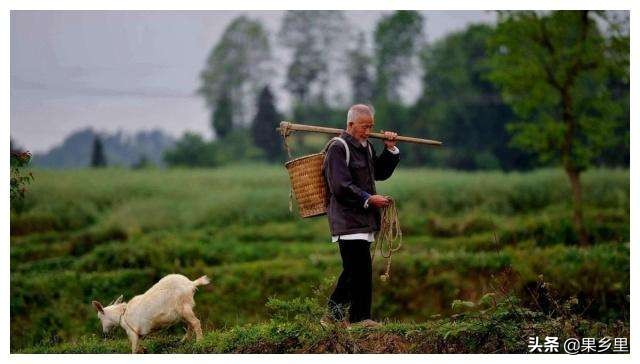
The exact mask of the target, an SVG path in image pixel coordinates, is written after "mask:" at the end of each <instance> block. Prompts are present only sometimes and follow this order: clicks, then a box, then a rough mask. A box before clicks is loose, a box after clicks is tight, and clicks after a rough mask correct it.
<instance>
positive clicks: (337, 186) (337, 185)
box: [323, 143, 371, 207]
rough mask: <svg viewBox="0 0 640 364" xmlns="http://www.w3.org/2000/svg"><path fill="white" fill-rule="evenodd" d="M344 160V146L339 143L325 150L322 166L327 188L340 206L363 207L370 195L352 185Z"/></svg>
mask: <svg viewBox="0 0 640 364" xmlns="http://www.w3.org/2000/svg"><path fill="white" fill-rule="evenodd" d="M345 159H346V152H345V149H344V146H343V145H341V144H340V143H332V144H331V145H330V146H329V149H328V150H327V154H326V157H325V160H324V164H323V167H324V176H325V179H326V180H327V186H328V187H329V190H330V191H331V193H332V194H333V195H334V196H335V197H336V199H337V200H338V201H339V202H340V203H341V204H343V205H345V206H351V207H363V206H364V204H365V202H366V201H367V199H368V198H369V196H371V195H370V194H369V193H367V192H366V191H364V190H362V189H361V188H360V187H358V186H356V185H355V184H354V183H353V181H352V179H351V172H350V171H349V167H348V166H347V162H346V160H345Z"/></svg>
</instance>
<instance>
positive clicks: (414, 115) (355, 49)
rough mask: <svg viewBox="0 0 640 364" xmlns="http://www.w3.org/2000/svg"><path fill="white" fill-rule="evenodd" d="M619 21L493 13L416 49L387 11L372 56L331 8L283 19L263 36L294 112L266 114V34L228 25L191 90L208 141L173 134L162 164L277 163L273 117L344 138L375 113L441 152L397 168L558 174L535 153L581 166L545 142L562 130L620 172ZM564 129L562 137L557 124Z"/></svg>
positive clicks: (411, 30) (623, 159)
mask: <svg viewBox="0 0 640 364" xmlns="http://www.w3.org/2000/svg"><path fill="white" fill-rule="evenodd" d="M627 14H628V13H627ZM620 15H621V14H619V13H607V12H570V11H563V12H547V13H535V12H502V13H500V14H499V16H498V18H499V20H498V24H497V25H495V26H492V25H486V24H476V25H470V26H469V27H467V28H466V29H464V30H462V31H458V32H455V33H451V34H449V35H448V36H446V37H444V38H442V39H439V40H438V41H436V42H434V43H432V44H428V43H427V42H426V41H425V34H424V29H425V27H424V23H425V19H424V18H423V17H422V15H421V14H420V13H418V12H415V11H397V12H394V13H391V14H389V15H387V16H384V17H382V18H381V19H380V21H379V22H378V24H377V25H376V27H375V30H374V33H373V34H372V36H371V37H370V38H371V39H373V44H372V47H371V46H369V44H367V43H368V41H367V39H368V37H367V36H366V35H365V34H364V33H362V32H360V33H357V34H356V33H354V32H353V31H352V29H354V27H353V25H352V24H350V21H349V20H348V19H347V17H346V16H345V14H344V12H342V11H289V12H287V13H286V15H285V16H284V18H283V20H282V24H281V27H280V31H279V32H278V34H277V35H276V37H275V39H276V41H277V43H278V45H279V46H280V47H284V49H286V50H287V51H288V52H290V54H291V55H292V57H291V58H290V61H289V63H288V64H287V65H286V70H285V71H286V72H285V74H286V80H285V83H284V85H283V87H284V90H282V91H283V92H286V93H288V94H289V96H290V98H291V99H292V100H293V101H292V106H291V110H288V111H287V112H284V113H281V112H279V111H278V110H276V107H275V105H276V102H275V100H274V94H273V93H272V91H271V88H273V87H279V86H280V85H279V84H275V83H274V82H273V77H272V74H273V62H272V61H273V56H272V45H271V38H270V35H269V34H268V33H267V31H266V29H265V27H264V26H263V24H261V22H260V21H259V20H254V19H250V18H247V17H245V16H241V17H238V18H236V19H235V20H234V21H232V22H231V24H230V25H229V26H228V27H227V29H226V31H225V32H224V34H223V36H222V37H221V39H220V40H219V41H218V43H217V44H216V45H215V46H214V48H213V49H212V51H211V53H210V56H209V59H208V61H207V65H206V67H205V69H204V70H203V71H202V73H201V80H202V83H201V88H200V90H199V93H200V94H201V95H202V96H203V97H205V99H206V100H207V103H208V106H209V108H210V110H211V121H210V123H211V127H212V130H213V131H214V134H215V135H216V139H215V140H214V141H207V140H205V139H204V138H203V137H201V136H199V135H196V134H193V133H190V134H185V135H184V136H183V137H182V138H181V139H180V140H178V142H177V143H176V146H175V148H173V149H172V150H170V151H168V152H167V153H166V155H165V161H166V162H167V164H168V165H172V166H176V165H182V166H216V165H221V164H226V163H232V162H234V161H238V160H268V161H272V162H281V161H284V160H285V159H286V158H287V156H286V152H285V151H284V148H283V147H282V141H281V140H280V138H279V136H278V134H277V133H276V132H275V128H276V127H277V125H278V123H279V122H280V121H281V120H285V119H286V120H294V121H297V122H304V123H310V124H318V125H324V126H335V127H342V128H343V127H344V126H345V122H346V111H347V108H348V107H349V105H350V104H353V103H367V104H371V105H372V106H374V108H375V111H376V126H375V129H385V130H395V131H397V132H398V133H400V134H403V135H411V136H418V137H425V138H431V139H438V140H442V141H443V142H444V143H445V144H444V148H440V149H432V148H424V147H420V146H414V145H401V146H400V148H401V150H402V153H403V164H406V165H417V166H433V167H445V168H455V169H466V170H474V169H503V170H513V169H530V168H533V167H537V166H541V165H557V164H560V162H561V161H562V160H563V159H565V160H566V158H564V157H562V156H561V155H560V153H546V154H549V155H543V154H545V153H542V152H543V151H544V150H545V149H546V150H547V151H548V150H554V148H555V149H556V150H558V151H560V150H561V149H564V150H563V152H567V153H571V152H572V151H575V152H576V153H579V154H580V153H581V155H584V153H582V152H581V151H579V150H578V148H573V147H572V146H571V145H569V146H568V147H567V146H564V147H563V146H560V144H562V143H555V144H557V145H554V140H553V138H555V137H558V136H559V138H560V139H562V137H561V134H562V133H563V128H566V127H569V128H570V129H571V130H570V131H569V133H573V134H575V140H576V141H577V142H580V143H582V144H581V146H580V147H581V148H582V147H584V148H585V149H584V150H587V151H591V154H588V153H587V155H588V163H587V164H588V165H605V166H629V70H628V57H629V48H628V44H629V43H628V39H629V37H628V17H627V18H626V19H620ZM623 16H624V14H623ZM510 27H512V28H510ZM518 32H520V34H518ZM518 42H520V43H521V45H522V47H521V48H522V49H518V46H519V44H518ZM527 42H528V43H527ZM510 47H511V49H509V48H510ZM572 47H573V48H572ZM511 50H513V51H512V52H511V53H510V51H511ZM571 52H573V53H571ZM576 52H579V53H576ZM510 57H511V58H510ZM572 60H575V62H574V61H572ZM572 62H573V63H572ZM547 76H548V77H547ZM417 78H420V84H421V89H422V91H421V93H420V96H419V97H418V98H417V100H416V101H415V102H411V103H409V102H406V101H405V99H406V98H404V97H402V95H403V94H405V93H406V87H407V84H408V83H410V81H413V82H414V83H416V82H417V80H415V79H417ZM412 79H413V80H412ZM408 81H409V82H408ZM571 121H575V123H576V126H575V127H574V126H567V125H569V124H570V122H571ZM522 123H525V124H527V123H529V124H531V125H533V126H531V127H529V126H530V125H529V126H527V125H525V126H526V127H528V130H527V131H526V133H523V132H522V131H523V129H526V128H521V127H520V128H519V126H518V124H522ZM520 126H522V125H520ZM536 128H537V129H536ZM533 129H535V130H533ZM573 129H575V133H574V132H573ZM536 133H538V134H540V135H537V134H536ZM554 133H555V134H554ZM517 134H519V135H518V137H517V138H516V137H515V136H516V135H517ZM523 134H524V135H523ZM573 134H572V136H571V138H573V137H574V136H573ZM594 135H595V136H596V137H595V138H594ZM515 139H518V140H515ZM565 139H566V138H565ZM325 141H326V138H325V137H319V136H312V135H302V134H298V135H294V136H293V138H292V140H290V141H289V144H290V146H292V147H293V151H294V156H297V155H303V154H306V153H310V152H317V151H318V150H319V149H320V148H321V147H322V146H323V145H324V142H325ZM535 142H537V143H538V145H533V144H534V143H535ZM569 144H574V142H573V140H569Z"/></svg>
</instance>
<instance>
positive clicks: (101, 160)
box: [91, 135, 107, 168]
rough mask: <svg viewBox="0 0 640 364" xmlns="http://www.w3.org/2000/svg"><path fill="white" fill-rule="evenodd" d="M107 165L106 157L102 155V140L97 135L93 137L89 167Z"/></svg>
mask: <svg viewBox="0 0 640 364" xmlns="http://www.w3.org/2000/svg"><path fill="white" fill-rule="evenodd" d="M106 165H107V158H106V157H105V156H104V150H103V147H102V140H101V139H100V137H99V136H97V135H96V137H95V138H94V139H93V147H92V149H91V167H94V168H100V167H105V166H106Z"/></svg>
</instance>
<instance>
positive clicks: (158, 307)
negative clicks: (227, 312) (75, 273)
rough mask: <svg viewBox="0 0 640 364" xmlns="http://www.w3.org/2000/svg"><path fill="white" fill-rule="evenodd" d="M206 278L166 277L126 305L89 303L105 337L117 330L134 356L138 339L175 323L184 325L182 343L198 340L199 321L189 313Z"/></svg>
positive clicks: (117, 300)
mask: <svg viewBox="0 0 640 364" xmlns="http://www.w3.org/2000/svg"><path fill="white" fill-rule="evenodd" d="M209 283H210V281H209V278H207V276H202V277H200V278H198V279H196V280H195V281H191V280H190V279H189V278H187V277H185V276H183V275H180V274H169V275H168V276H166V277H164V278H162V279H161V280H160V281H158V283H156V284H154V285H153V287H151V288H149V290H148V291H146V292H145V293H144V294H141V295H138V296H135V297H133V298H132V299H131V301H129V302H122V296H120V297H118V298H117V299H116V300H115V301H114V302H112V303H111V304H109V306H107V307H103V306H102V304H101V303H100V302H98V301H92V302H91V303H92V304H93V307H95V309H96V310H97V311H98V318H99V319H100V322H101V323H102V331H103V332H104V333H105V334H106V333H108V332H109V331H110V330H111V329H112V328H113V327H115V326H118V325H119V326H121V327H122V328H123V329H124V330H125V331H126V332H127V336H128V337H129V340H130V341H131V351H132V352H133V353H134V354H135V353H137V352H138V343H139V341H140V339H142V338H143V337H144V336H146V335H147V334H149V333H150V332H152V331H155V330H157V329H160V328H164V327H168V326H170V325H173V324H175V323H176V322H178V321H184V322H185V323H186V324H187V333H186V334H185V335H184V337H183V338H182V340H183V341H184V340H186V339H188V338H189V337H190V336H191V334H192V333H194V332H195V334H196V341H199V340H200V339H202V328H201V327H200V320H198V318H197V317H196V315H195V314H194V313H193V307H194V306H195V302H194V301H193V294H194V293H195V291H196V289H197V287H198V286H203V285H206V284H209Z"/></svg>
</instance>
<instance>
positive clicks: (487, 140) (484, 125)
mask: <svg viewBox="0 0 640 364" xmlns="http://www.w3.org/2000/svg"><path fill="white" fill-rule="evenodd" d="M493 31H494V30H493V28H492V27H490V26H489V25H484V24H479V25H472V26H469V27H468V28H466V29H465V30H462V31H458V32H455V33H451V34H449V35H447V36H446V37H444V38H442V39H440V40H438V41H437V42H435V43H434V44H432V45H430V46H429V47H426V48H425V49H424V51H423V52H422V54H421V56H422V57H421V59H422V65H423V69H424V78H423V82H422V84H423V90H422V95H421V96H420V98H419V99H418V102H417V103H416V105H415V107H414V109H415V111H414V115H413V117H411V118H410V125H411V132H413V133H415V134H416V135H431V136H433V137H435V138H437V139H442V140H446V143H447V148H445V149H443V150H439V151H438V152H437V153H434V152H433V151H432V150H425V148H419V147H413V146H411V147H409V148H408V150H407V152H411V153H406V154H405V155H406V158H405V159H414V158H415V163H417V164H421V163H422V162H424V161H425V160H427V159H431V160H430V162H431V164H436V165H440V166H447V167H453V168H459V169H480V168H499V167H502V168H504V169H513V168H526V167H529V163H528V161H529V160H528V159H527V158H526V155H524V153H523V152H521V151H519V150H517V149H512V148H510V147H509V146H508V142H509V137H510V136H509V134H508V133H507V130H506V127H505V126H506V124H507V123H508V122H510V121H511V120H512V119H513V113H512V112H511V108H510V107H509V106H508V105H507V104H506V103H505V102H504V101H503V100H502V97H501V95H500V91H499V90H498V88H497V87H496V86H495V85H493V84H492V83H491V82H489V80H487V79H486V77H485V75H486V74H487V72H488V71H489V68H488V67H489V65H488V63H487V60H488V54H487V45H486V42H487V39H488V38H489V36H491V34H492V32H493ZM434 157H435V158H434Z"/></svg>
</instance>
